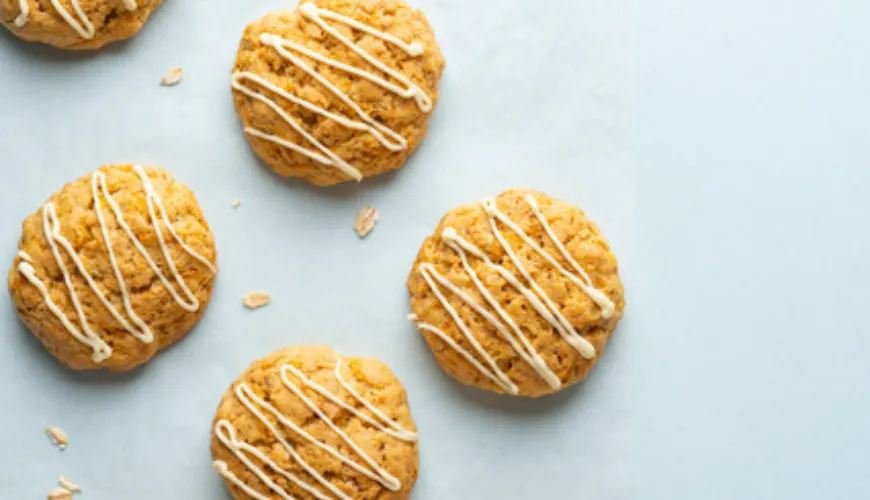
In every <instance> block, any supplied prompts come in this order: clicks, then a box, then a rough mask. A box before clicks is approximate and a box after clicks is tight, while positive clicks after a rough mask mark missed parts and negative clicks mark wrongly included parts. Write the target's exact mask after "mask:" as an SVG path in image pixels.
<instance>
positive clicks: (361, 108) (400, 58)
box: [232, 0, 444, 185]
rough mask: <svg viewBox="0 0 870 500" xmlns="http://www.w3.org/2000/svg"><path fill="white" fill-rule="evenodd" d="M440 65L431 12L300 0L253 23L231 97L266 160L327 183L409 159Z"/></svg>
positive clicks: (388, 0) (400, 4)
mask: <svg viewBox="0 0 870 500" xmlns="http://www.w3.org/2000/svg"><path fill="white" fill-rule="evenodd" d="M443 70H444V58H443V56H442V55H441V52H440V49H439V48H438V44H437V42H436V41H435V35H434V34H433V32H432V28H431V27H430V26H429V23H428V22H427V21H426V18H425V16H424V15H423V13H422V12H420V11H418V10H416V9H413V8H411V7H409V6H408V5H407V4H406V3H405V2H404V1H402V0H317V1H316V2H306V1H303V2H301V3H300V4H299V6H298V7H297V8H296V9H295V10H292V11H283V12H277V13H274V14H271V15H268V16H266V17H264V18H263V19H261V20H259V21H256V22H254V23H252V24H251V25H250V26H248V27H247V29H246V30H245V34H244V36H243V37H242V41H241V44H240V47H239V53H238V58H237V59H236V65H235V68H234V71H233V80H232V86H233V89H234V92H233V97H234V101H235V106H236V110H237V112H238V114H239V116H240V118H241V121H242V124H243V126H244V129H245V133H246V135H247V137H248V139H249V141H250V142H251V145H252V147H253V149H254V151H255V152H256V153H257V154H258V155H259V156H260V157H261V158H262V159H263V160H264V161H265V162H266V163H267V164H268V165H269V166H270V167H272V168H273V169H274V170H275V171H276V172H278V173H279V174H281V175H286V176H293V177H301V178H303V179H305V180H307V181H309V182H311V183H314V184H318V185H330V184H335V183H338V182H342V181H347V180H351V179H353V180H360V179H361V178H362V177H364V176H372V175H376V174H380V173H383V172H386V171H388V170H391V169H395V168H399V167H400V166H401V165H402V164H403V163H404V162H405V159H406V158H407V157H408V156H409V155H410V154H411V153H412V152H413V151H414V149H415V148H416V147H417V145H418V144H419V143H420V141H421V140H422V139H423V137H424V136H425V134H426V128H427V122H428V120H429V115H430V113H431V111H432V108H433V107H434V105H435V102H436V101H437V99H438V81H439V80H440V78H441V74H442V72H443Z"/></svg>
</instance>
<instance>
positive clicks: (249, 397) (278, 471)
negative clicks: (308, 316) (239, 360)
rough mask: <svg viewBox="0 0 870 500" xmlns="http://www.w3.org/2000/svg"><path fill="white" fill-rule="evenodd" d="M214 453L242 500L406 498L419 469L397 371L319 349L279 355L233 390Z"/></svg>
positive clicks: (217, 427)
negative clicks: (396, 374) (394, 372)
mask: <svg viewBox="0 0 870 500" xmlns="http://www.w3.org/2000/svg"><path fill="white" fill-rule="evenodd" d="M211 453H212V457H213V458H214V467H215V470H216V471H217V472H218V473H219V474H220V475H221V476H223V478H224V481H225V482H226V485H227V487H228V488H229V489H230V491H231V492H232V494H233V497H234V498H237V499H240V500H241V499H244V500H249V499H256V500H271V499H291V498H298V499H318V500H331V499H342V500H351V499H353V500H366V499H379V500H386V499H392V500H401V499H407V498H409V497H410V494H411V489H412V488H413V487H414V482H415V481H416V479H417V469H418V461H419V460H418V451H417V433H416V431H415V427H414V421H413V420H412V419H411V413H410V410H409V408H408V400H407V396H406V394H405V389H404V388H403V387H402V384H401V383H400V382H399V380H398V379H397V378H396V376H395V375H393V372H391V371H390V369H389V368H387V366H386V365H384V364H383V363H381V362H380V361H377V360H374V359H366V358H349V357H342V356H340V355H339V354H337V353H336V352H335V351H333V350H332V349H330V348H329V347H312V346H296V347H288V348H285V349H281V350H278V351H277V352H274V353H272V354H271V355H269V356H267V357H265V358H263V359H261V360H259V361H256V362H254V364H253V365H251V366H250V368H248V370H247V371H246V372H245V373H244V374H242V376H241V377H240V378H239V379H238V380H236V381H235V382H234V383H233V385H232V387H230V389H229V390H227V392H226V393H225V394H224V396H223V399H222V400H221V403H220V406H219V407H218V410H217V415H216V416H215V419H214V426H213V431H212V440H211Z"/></svg>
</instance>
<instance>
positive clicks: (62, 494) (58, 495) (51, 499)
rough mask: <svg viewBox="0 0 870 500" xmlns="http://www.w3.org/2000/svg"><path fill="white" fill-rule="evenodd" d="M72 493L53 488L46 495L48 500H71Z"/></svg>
mask: <svg viewBox="0 0 870 500" xmlns="http://www.w3.org/2000/svg"><path fill="white" fill-rule="evenodd" d="M71 499H72V492H70V491H69V490H65V489H63V488H55V489H53V490H51V493H49V494H48V500H71Z"/></svg>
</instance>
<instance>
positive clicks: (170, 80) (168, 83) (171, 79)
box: [160, 66, 184, 87]
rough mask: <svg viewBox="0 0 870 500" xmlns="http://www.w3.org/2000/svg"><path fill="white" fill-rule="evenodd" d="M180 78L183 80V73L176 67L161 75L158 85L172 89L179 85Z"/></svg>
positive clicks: (179, 67)
mask: <svg viewBox="0 0 870 500" xmlns="http://www.w3.org/2000/svg"><path fill="white" fill-rule="evenodd" d="M182 78H184V71H182V70H181V66H176V67H174V68H172V69H170V70H169V71H167V72H166V74H165V75H163V78H161V79H160V85H163V86H164V87H172V86H175V85H178V84H179V83H181V79H182Z"/></svg>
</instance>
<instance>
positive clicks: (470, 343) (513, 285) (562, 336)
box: [408, 189, 625, 397]
mask: <svg viewBox="0 0 870 500" xmlns="http://www.w3.org/2000/svg"><path fill="white" fill-rule="evenodd" d="M408 290H409V291H410V294H411V309H412V311H413V314H412V315H411V319H412V320H414V321H415V323H416V324H417V327H418V328H419V330H420V332H421V333H422V334H423V336H424V337H425V339H426V341H427V342H428V343H429V346H430V347H431V348H432V352H433V354H434V355H435V359H436V360H437V362H438V363H439V364H440V365H441V367H442V368H443V369H444V370H445V371H446V372H447V373H449V374H450V375H451V376H453V377H454V378H456V379H457V380H459V381H460V382H462V383H464V384H469V385H473V386H477V387H480V388H483V389H488V390H492V391H495V392H502V393H507V394H512V395H522V396H532V397H534V396H542V395H545V394H550V393H553V392H556V391H559V390H560V389H563V388H565V387H567V386H569V385H571V384H574V383H576V382H579V381H581V380H583V379H585V378H586V376H587V374H588V373H589V371H590V370H591V369H592V367H593V366H594V365H595V363H596V361H597V360H598V358H599V357H600V356H601V354H602V352H603V351H604V347H605V345H606V344H607V341H608V340H609V339H610V336H611V334H612V333H613V331H614V329H615V328H616V325H617V323H618V322H619V319H620V318H621V317H622V311H623V308H624V307H625V299H624V297H623V288H622V283H621V282H620V279H619V272H618V266H617V263H616V258H615V257H614V256H613V254H612V253H611V252H610V247H609V245H608V244H607V241H605V239H604V237H603V236H601V233H600V232H599V231H598V227H597V226H596V225H595V224H594V223H593V222H592V221H590V220H589V219H587V218H586V216H585V215H584V214H583V212H582V211H581V210H580V209H578V208H576V207H574V206H571V205H569V204H568V203H565V202H562V201H559V200H556V199H553V198H550V197H549V196H547V195H545V194H543V193H538V192H535V191H529V190H522V189H515V190H511V191H506V192H504V193H502V194H500V195H498V196H496V197H494V198H490V199H487V200H484V201H483V202H481V203H475V204H471V205H466V206H463V207H460V208H457V209H455V210H452V211H450V212H449V213H448V214H447V215H445V216H444V218H443V219H441V223H440V224H439V225H438V227H437V228H436V229H435V233H434V234H433V235H431V236H429V237H428V238H427V239H426V241H425V242H424V243H423V247H422V248H421V249H420V252H419V254H418V255H417V260H416V262H415V263H414V268H413V269H412V270H411V274H410V276H409V278H408Z"/></svg>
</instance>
